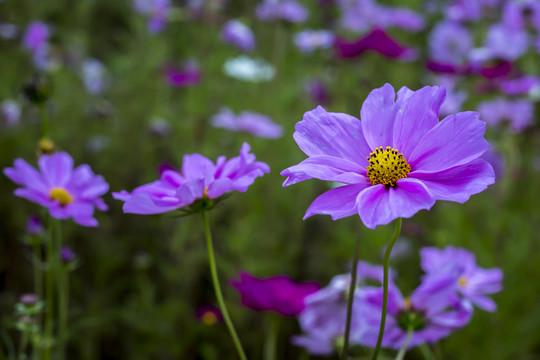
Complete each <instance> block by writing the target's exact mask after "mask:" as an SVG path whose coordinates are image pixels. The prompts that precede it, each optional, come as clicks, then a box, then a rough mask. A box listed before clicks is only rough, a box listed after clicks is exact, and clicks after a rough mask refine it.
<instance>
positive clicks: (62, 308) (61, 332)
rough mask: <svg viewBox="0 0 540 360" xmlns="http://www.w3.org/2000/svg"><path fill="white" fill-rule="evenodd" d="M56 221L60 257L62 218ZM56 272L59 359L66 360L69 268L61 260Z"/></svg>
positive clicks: (57, 247) (56, 237) (57, 246)
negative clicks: (66, 275) (67, 279)
mask: <svg viewBox="0 0 540 360" xmlns="http://www.w3.org/2000/svg"><path fill="white" fill-rule="evenodd" d="M55 223H56V236H55V240H56V242H55V248H56V249H55V251H56V258H57V259H60V253H61V249H62V224H61V223H60V220H56V221H55ZM55 272H56V284H57V296H58V345H59V347H58V359H59V360H64V358H65V344H66V329H67V299H66V298H67V296H66V277H65V275H64V274H65V273H66V274H67V269H66V268H65V266H62V264H61V263H60V262H58V263H57V267H56V271H55Z"/></svg>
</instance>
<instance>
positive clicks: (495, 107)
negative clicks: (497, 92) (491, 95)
mask: <svg viewBox="0 0 540 360" xmlns="http://www.w3.org/2000/svg"><path fill="white" fill-rule="evenodd" d="M478 112H480V114H481V115H482V118H483V119H484V120H485V121H486V122H487V123H488V124H489V125H491V126H497V125H499V124H501V123H502V122H504V121H508V123H509V124H510V129H511V130H512V131H513V132H520V131H522V130H523V129H525V128H527V127H528V126H530V125H531V124H532V123H533V117H534V105H533V103H532V102H530V101H528V100H525V99H518V100H508V99H505V98H496V99H494V100H490V101H484V102H481V103H480V104H479V105H478Z"/></svg>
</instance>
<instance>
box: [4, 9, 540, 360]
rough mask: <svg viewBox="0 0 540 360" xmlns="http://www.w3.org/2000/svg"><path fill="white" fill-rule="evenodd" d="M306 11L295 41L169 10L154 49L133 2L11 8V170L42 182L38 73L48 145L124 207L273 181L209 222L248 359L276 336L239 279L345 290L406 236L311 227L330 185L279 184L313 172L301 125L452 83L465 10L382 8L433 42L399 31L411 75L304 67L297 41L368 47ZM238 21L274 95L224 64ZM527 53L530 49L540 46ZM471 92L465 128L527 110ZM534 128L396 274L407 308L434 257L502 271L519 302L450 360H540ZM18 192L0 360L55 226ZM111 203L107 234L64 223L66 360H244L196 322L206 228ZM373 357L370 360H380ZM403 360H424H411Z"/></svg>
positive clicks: (258, 26)
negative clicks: (29, 43)
mask: <svg viewBox="0 0 540 360" xmlns="http://www.w3.org/2000/svg"><path fill="white" fill-rule="evenodd" d="M470 2H471V3H476V2H478V3H480V1H479V0H470ZM301 3H302V5H303V6H304V7H305V8H306V9H307V10H308V13H309V16H308V18H307V19H306V20H305V21H302V22H287V21H280V20H275V21H263V20H261V19H258V18H257V17H256V16H255V8H256V6H257V5H258V2H256V1H240V0H238V1H236V0H229V1H219V0H212V1H210V0H208V1H202V0H201V1H199V2H198V1H191V2H186V1H177V0H172V1H171V2H170V3H169V4H168V8H167V9H168V10H167V14H166V20H165V24H164V26H163V29H161V30H160V31H151V29H149V26H148V21H149V15H148V14H144V13H140V12H138V11H137V8H136V7H135V5H134V4H133V3H131V2H130V1H108V0H93V1H90V0H85V1H67V0H54V1H33V0H4V1H1V2H0V28H1V29H0V30H2V31H3V32H2V34H0V36H1V37H0V53H1V56H0V101H2V100H6V99H11V100H13V101H15V102H16V104H17V105H18V106H19V107H20V110H21V114H20V118H19V119H18V120H17V121H15V122H13V121H12V120H9V119H8V118H7V117H6V115H5V113H3V115H2V116H3V119H2V123H1V127H0V167H1V168H5V167H7V166H10V165H11V164H12V162H13V160H14V159H15V158H18V157H21V158H24V159H26V160H27V161H28V162H30V163H32V164H35V163H36V152H37V148H38V141H39V139H40V137H41V116H42V113H41V112H40V109H39V107H37V106H35V105H34V104H32V103H31V102H29V101H28V100H27V99H26V98H25V97H24V95H23V92H22V89H23V87H24V86H25V84H27V83H28V82H29V81H31V80H32V77H33V76H34V75H35V74H38V73H39V74H41V76H43V78H44V79H45V81H46V83H47V86H48V87H49V88H50V90H51V96H50V98H49V100H48V101H47V104H46V109H47V111H48V112H49V113H50V118H51V134H50V136H51V138H52V139H53V141H54V142H55V144H56V146H57V147H58V148H59V149H61V150H64V151H67V152H69V153H70V154H71V155H72V156H73V158H74V159H75V163H76V164H82V163H87V164H90V165H91V167H92V168H93V170H94V172H95V173H97V174H101V175H103V176H104V177H105V179H106V181H107V182H108V183H109V185H110V189H111V191H120V190H122V189H127V190H132V189H133V188H134V187H136V186H139V185H141V184H144V183H147V182H151V181H153V180H155V179H156V178H157V177H158V175H159V173H158V171H159V168H160V166H163V164H170V165H172V166H174V167H177V168H178V167H180V165H181V159H182V156H183V155H184V154H190V153H201V154H203V155H205V156H207V157H209V158H211V159H215V158H216V157H217V156H219V155H226V156H227V157H232V156H236V155H237V154H238V150H239V148H240V146H241V144H242V143H243V142H248V143H249V144H250V145H251V146H252V150H253V153H254V154H256V156H257V159H258V160H260V161H264V162H266V163H268V164H269V165H270V167H271V172H270V174H268V175H266V176H264V177H262V178H259V179H257V180H256V182H255V184H254V185H253V186H252V187H250V189H249V191H248V192H246V193H235V194H234V195H233V196H232V197H230V198H229V199H227V201H225V202H224V203H222V204H221V206H219V207H218V208H216V209H215V210H213V211H212V212H211V213H210V220H211V224H212V227H213V233H214V239H215V247H216V252H217V257H218V266H219V272H220V277H221V281H222V284H223V286H224V291H225V298H226V301H227V303H228V304H229V307H230V311H231V315H232V317H233V319H234V322H235V324H236V327H237V330H238V332H239V335H240V337H241V338H242V340H243V343H244V346H245V348H246V351H247V353H248V356H249V357H250V358H252V359H257V358H261V357H262V355H261V354H262V351H263V342H264V337H265V336H266V335H265V334H266V329H267V327H268V324H269V316H268V314H266V313H256V312H253V311H251V310H249V309H246V308H244V307H242V306H241V304H240V297H239V295H238V293H237V292H236V291H235V289H234V288H232V287H231V286H230V285H228V283H229V281H230V280H231V279H233V278H235V277H237V274H238V273H239V272H240V271H242V270H246V271H248V272H250V273H251V274H253V275H255V276H259V277H268V276H272V275H277V274H286V275H288V276H290V277H292V278H294V279H296V280H298V281H317V282H319V283H320V284H321V285H322V286H324V285H326V284H327V283H328V282H329V280H330V279H331V278H332V277H333V276H335V275H337V274H341V273H344V272H347V269H348V264H349V262H350V259H351V256H352V252H353V249H354V240H355V239H356V238H360V239H361V249H360V257H361V259H362V260H365V261H368V262H371V263H378V264H380V263H382V254H383V252H384V248H385V244H386V242H387V241H388V239H389V238H390V235H391V233H392V230H393V228H392V226H391V225H390V226H382V227H379V228H377V229H376V230H374V231H370V230H368V229H366V228H365V227H364V226H363V225H362V223H361V221H360V220H359V218H358V217H356V216H353V217H350V218H346V219H342V220H339V221H336V222H334V221H332V220H331V219H330V217H327V216H314V217H312V218H310V219H308V220H306V221H302V217H303V215H304V212H305V210H306V209H307V207H308V206H309V204H310V202H311V201H312V200H313V199H314V198H315V197H316V196H317V195H319V194H320V193H322V192H324V191H326V190H327V189H328V184H327V183H323V182H320V181H316V180H313V181H309V182H306V183H302V184H298V185H295V186H292V187H288V188H282V187H281V183H282V181H283V180H284V179H283V178H282V177H281V176H280V175H279V173H280V171H281V170H283V169H285V168H286V167H289V166H291V165H293V164H296V163H298V162H299V161H301V160H302V159H304V157H305V155H304V154H303V153H302V152H301V151H300V150H299V149H298V147H297V145H296V143H295V142H294V140H293V138H292V134H293V132H294V125H295V123H296V122H297V121H299V120H301V118H302V114H303V113H304V112H305V111H308V110H311V109H313V108H314V107H315V106H317V105H319V104H320V103H321V101H323V102H324V103H322V104H321V105H323V106H324V107H325V108H326V109H327V110H328V111H333V112H344V113H347V114H351V115H353V116H359V111H360V107H361V104H362V102H363V100H364V99H365V97H366V96H367V94H368V93H369V92H370V91H371V90H372V89H374V88H376V87H380V86H382V85H383V84H384V83H387V82H388V83H391V84H392V85H393V86H394V87H395V88H396V89H397V88H400V87H401V86H407V87H409V88H411V89H414V90H416V89H418V88H420V87H422V86H425V85H435V84H438V83H439V81H440V78H439V77H438V76H439V75H438V74H435V73H433V72H431V71H429V70H427V69H426V66H425V64H426V61H428V59H429V58H430V56H432V55H430V46H429V37H430V33H431V31H432V29H433V28H434V26H435V25H436V24H437V23H438V22H440V21H441V20H442V19H443V18H444V17H445V16H447V15H448V14H447V13H446V10H445V9H447V6H449V5H450V2H445V1H442V0H441V1H428V0H426V1H423V0H408V1H397V0H396V1H383V0H380V4H381V5H385V6H399V7H404V8H408V9H410V10H413V11H415V12H417V13H418V14H419V15H420V16H421V17H422V18H423V20H424V26H423V27H422V29H419V30H417V31H406V30H404V29H400V28H398V27H395V28H394V27H388V28H387V29H385V31H386V32H387V34H389V35H390V36H392V37H393V38H394V39H396V41H398V42H400V43H402V44H404V46H405V47H407V48H414V49H415V50H416V52H417V53H416V57H415V58H414V59H410V60H408V61H403V59H399V58H391V57H386V56H383V55H381V54H379V53H377V52H374V51H366V52H364V53H362V54H361V55H360V56H357V57H354V58H346V59H344V58H340V57H339V56H337V53H338V52H337V50H336V49H334V48H332V47H329V48H322V49H315V50H314V51H311V52H305V51H302V50H301V49H299V48H298V46H296V45H295V43H294V40H293V39H294V35H295V34H296V33H298V32H299V31H302V30H305V29H328V30H331V31H333V32H334V34H336V36H340V37H344V38H348V39H351V40H352V39H357V38H358V37H359V36H362V35H363V34H364V33H365V32H367V31H364V33H362V32H358V31H357V32H354V31H350V30H347V29H343V27H342V26H341V23H340V19H341V17H342V16H343V14H342V7H341V5H339V4H337V3H338V1H335V2H334V1H315V0H313V1H302V2H301ZM492 3H498V4H496V5H494V6H493V7H489V8H487V9H485V8H484V10H483V13H482V16H480V17H479V18H477V19H473V20H468V21H466V22H464V23H465V26H466V27H467V29H469V31H470V32H471V34H472V38H473V42H474V44H475V46H477V47H479V46H481V44H482V43H483V41H484V40H483V39H484V38H485V36H486V32H487V31H488V28H489V26H490V25H491V24H493V23H497V22H499V21H500V17H501V12H502V11H503V5H504V4H503V3H504V1H499V2H496V1H495V2H494V1H492ZM229 19H239V20H241V21H242V22H243V23H244V24H246V25H247V26H248V27H250V28H251V29H252V30H253V33H254V34H255V38H256V47H255V49H254V50H253V51H252V52H251V53H249V55H248V56H250V57H252V58H262V59H265V60H266V61H267V62H268V64H270V65H271V66H273V67H274V68H275V75H274V76H273V77H272V78H271V79H268V80H261V81H243V80H241V79H237V78H234V77H231V76H228V75H227V74H225V73H224V71H223V66H224V63H225V62H226V61H228V60H230V59H232V58H235V57H237V56H239V55H241V54H242V51H241V50H239V49H237V48H235V47H234V46H231V45H230V44H227V43H225V42H224V41H223V39H222V36H221V29H222V27H223V25H224V23H225V22H226V21H228V20H229ZM36 20H39V21H42V22H43V23H45V24H47V25H48V26H49V29H50V37H49V38H48V40H47V42H48V58H47V59H46V60H45V61H46V64H45V65H43V64H41V65H38V64H36V63H35V61H34V59H33V57H32V53H31V52H30V51H29V50H28V49H26V48H25V47H24V46H23V45H22V39H23V37H24V33H25V29H27V27H28V25H29V24H30V23H31V22H32V21H36ZM8 25H12V26H13V27H9V26H8ZM10 30H11V31H10ZM530 34H531V37H532V36H534V34H535V32H534V30H531V32H530ZM88 59H96V60H98V61H99V63H100V64H101V65H102V66H103V68H102V73H100V76H99V77H98V78H96V79H98V80H99V81H101V82H102V83H100V84H101V88H100V89H99V91H94V92H93V91H91V90H88V87H87V86H85V83H84V79H85V77H84V73H83V72H82V69H83V64H84V63H85V61H87V60H88ZM539 59H540V57H539V55H538V53H537V52H536V50H535V49H534V47H531V48H530V49H529V50H528V51H527V52H525V53H523V54H522V55H521V56H520V57H519V58H517V59H513V60H512V61H511V62H512V64H513V66H514V67H515V69H518V70H516V71H519V72H520V73H522V74H527V75H531V76H537V75H540V69H539V66H538V64H539V62H538V60H539ZM186 62H188V63H186ZM186 64H187V65H186ZM186 66H196V69H197V71H198V72H199V73H200V78H199V79H196V81H193V83H190V84H184V85H181V86H179V85H178V84H175V83H174V82H173V83H171V81H170V79H169V78H168V77H167V69H171V67H173V68H177V69H183V68H185V67H186ZM455 79H457V80H456V81H457V83H458V86H459V89H460V90H462V91H464V92H465V93H466V94H467V96H466V99H465V100H464V102H463V104H462V106H461V108H462V109H463V110H476V109H477V108H478V105H479V103H480V102H481V101H489V100H492V99H495V98H498V97H501V96H502V97H506V98H510V97H511V96H509V95H506V94H504V93H503V92H502V91H501V90H500V89H499V88H497V86H495V85H494V83H495V80H493V79H489V78H485V77H482V76H481V75H478V74H467V75H463V74H462V75H459V76H455ZM94 80H95V79H94ZM98 80H96V81H98ZM314 81H315V82H317V84H318V86H320V87H322V88H323V89H324V91H325V92H326V95H325V96H322V97H321V94H320V91H322V90H319V92H315V93H316V94H315V95H317V94H318V95H319V96H314V91H313V83H314ZM533 95H534V93H533V91H532V90H531V91H530V92H526V93H523V94H521V95H520V97H521V98H523V99H527V101H529V102H530V103H531V104H533V106H535V101H536V100H535V99H537V98H535V97H534V96H533ZM512 96H514V97H515V95H512ZM223 107H228V108H230V109H231V110H232V111H233V112H235V113H238V112H241V111H246V110H247V111H253V112H257V113H261V114H265V115H267V116H269V117H270V118H271V119H273V121H274V122H275V123H277V124H279V125H281V126H282V127H283V135H282V136H281V137H280V138H278V139H265V138H260V137H257V136H254V135H252V134H249V133H246V132H234V131H230V130H227V129H222V128H215V127H212V126H211V120H210V119H211V117H212V116H213V115H215V114H216V113H218V112H219V111H220V109H221V108H223ZM535 114H537V112H534V114H533V116H532V122H531V123H530V125H529V126H528V127H527V128H526V129H524V130H523V131H511V129H510V128H509V127H508V126H505V125H503V126H498V127H488V132H487V135H486V137H487V138H488V140H489V141H490V143H491V144H492V147H493V149H495V150H496V151H497V154H498V156H499V158H498V161H500V164H502V166H501V171H500V172H499V173H498V174H497V175H498V179H497V183H496V184H495V185H493V186H491V187H490V188H489V189H488V190H486V191H484V192H483V193H481V194H478V195H475V196H473V197H472V198H471V199H470V200H469V201H468V202H467V203H466V204H464V205H460V204H457V203H447V202H438V203H437V204H436V205H435V206H434V207H433V209H432V210H431V211H429V212H427V211H422V212H420V213H418V214H416V215H415V216H414V217H413V218H412V219H406V220H405V221H404V229H403V232H402V235H401V238H400V239H399V244H400V246H401V247H398V248H399V250H400V251H397V255H396V256H394V258H393V260H392V266H393V267H394V268H395V269H396V270H397V274H398V278H397V282H398V283H399V285H400V287H401V288H402V289H403V291H404V293H408V292H409V291H412V290H413V289H414V287H415V286H417V284H418V282H419V278H420V274H421V272H420V266H419V255H418V251H419V249H420V248H422V247H424V246H438V247H444V246H447V245H455V246H461V247H464V248H466V249H468V250H470V251H472V252H473V253H474V254H475V255H476V257H477V261H478V263H479V265H480V266H482V267H500V268H502V269H503V271H504V283H503V285H504V289H503V291H502V292H500V293H498V294H496V295H494V300H495V301H496V303H497V304H498V309H497V311H495V312H494V313H486V312H483V311H481V310H478V311H475V314H474V316H473V319H472V321H471V322H470V324H468V325H467V326H466V327H464V328H463V329H461V330H459V331H457V332H455V333H453V334H452V335H451V336H450V337H448V338H446V339H444V340H442V341H441V342H440V343H438V344H437V348H438V349H437V351H438V352H439V353H440V354H443V355H442V357H441V359H462V360H467V359H475V360H476V359H492V360H499V359H500V360H507V359H524V360H525V359H538V358H540V331H539V329H540V327H539V323H540V285H539V282H538V273H539V271H540V262H539V261H538V259H539V256H540V251H539V246H540V242H539V240H540V235H539V234H540V228H539V225H538V224H539V223H540V207H539V206H538V199H540V187H539V186H538V184H539V181H540V174H539V171H540V157H539V156H540V151H539V149H540V133H539V131H538V125H537V123H538V122H537V120H536V116H535ZM515 116H516V117H520V113H519V112H517V113H515ZM523 116H525V115H523ZM510 120H511V119H510ZM14 189H15V185H14V184H13V183H11V182H10V181H9V179H7V178H6V177H5V176H0V247H1V249H0V316H1V318H0V321H1V335H2V336H1V339H2V341H1V342H0V344H1V345H0V349H1V350H2V351H1V352H2V353H3V354H5V355H2V356H3V358H8V356H9V350H10V348H11V346H12V345H13V344H17V341H18V336H19V335H18V332H17V331H16V329H15V328H14V322H15V318H14V315H13V308H14V305H15V303H16V302H17V299H18V298H19V296H20V295H21V294H23V293H27V292H32V263H31V259H32V258H31V250H30V247H29V246H28V245H27V244H26V243H25V239H26V235H25V227H26V222H27V218H28V217H29V216H30V215H32V214H35V215H38V216H41V217H43V216H44V215H45V212H44V210H43V209H40V208H39V207H38V205H36V204H33V203H30V202H28V201H25V200H23V199H20V198H16V197H14V195H13V190H14ZM105 201H106V202H107V204H108V205H109V206H110V209H109V211H107V212H103V213H102V212H100V213H99V214H97V219H98V221H99V223H100V225H99V227H97V228H83V227H81V226H78V225H76V224H75V223H73V222H72V221H64V222H63V234H64V243H65V244H67V245H68V246H69V247H71V248H72V250H73V251H74V252H75V253H76V254H77V257H78V266H77V268H76V269H75V270H74V271H73V272H72V273H71V294H70V304H71V308H70V320H69V321H70V338H69V344H68V353H69V356H68V358H70V359H83V360H93V359H233V358H234V357H235V353H234V349H233V347H232V344H231V342H230V339H229V335H228V334H227V332H226V328H225V325H224V324H223V323H217V324H215V325H211V326H210V325H206V324H204V323H203V322H201V320H200V319H199V318H198V317H197V315H196V312H197V308H199V307H200V306H204V305H206V304H215V298H214V293H213V290H212V287H211V282H210V273H209V268H208V263H207V257H206V248H205V243H204V233H203V229H202V222H201V218H200V216H197V215H195V216H191V217H178V216H175V215H173V214H167V215H161V216H138V215H129V214H123V213H122V209H121V207H122V203H121V202H119V201H115V200H113V199H112V197H111V196H110V193H109V194H107V195H106V196H105ZM43 218H44V217H43ZM396 250H397V249H396ZM299 332H300V329H299V326H298V323H297V320H296V319H295V318H287V319H285V320H283V321H282V326H281V328H280V336H279V349H280V355H279V358H280V359H299V358H303V359H309V358H310V357H309V355H308V354H307V353H306V352H305V351H304V350H303V349H301V348H298V347H296V346H294V345H292V344H291V342H290V337H291V336H292V335H294V334H299ZM358 352H359V354H364V356H367V354H369V353H370V350H369V349H359V350H358ZM311 358H313V359H315V358H317V357H311ZM336 358H337V357H336ZM407 358H408V359H409V358H410V359H421V358H422V355H421V353H420V352H419V351H417V350H412V351H411V352H410V353H409V354H408V355H407Z"/></svg>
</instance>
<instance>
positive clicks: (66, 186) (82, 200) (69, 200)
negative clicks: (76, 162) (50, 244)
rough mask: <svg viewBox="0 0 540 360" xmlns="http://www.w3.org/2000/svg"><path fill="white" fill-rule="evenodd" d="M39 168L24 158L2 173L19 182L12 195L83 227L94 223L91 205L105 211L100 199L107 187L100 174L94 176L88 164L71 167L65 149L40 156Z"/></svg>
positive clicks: (95, 223) (53, 215)
mask: <svg viewBox="0 0 540 360" xmlns="http://www.w3.org/2000/svg"><path fill="white" fill-rule="evenodd" d="M38 165H39V171H38V170H36V169H35V168H34V167H32V166H31V165H29V164H28V163H27V162H26V161H24V160H23V159H17V160H15V161H14V163H13V167H12V168H5V169H4V174H5V175H6V176H7V177H9V178H10V179H11V180H12V181H13V182H15V183H16V184H18V185H21V186H22V187H21V188H18V189H16V190H15V195H17V196H20V197H22V198H25V199H27V200H30V201H32V202H35V203H37V204H39V205H41V206H45V207H47V208H49V214H51V216H52V217H54V218H56V219H67V218H73V220H74V221H75V222H76V223H78V224H80V225H83V226H97V225H98V222H97V220H96V219H94V217H93V213H94V207H97V208H98V209H99V210H102V211H105V210H107V205H106V204H105V203H104V202H103V200H102V199H101V198H100V196H101V195H103V194H105V193H106V192H107V191H108V190H109V185H108V184H107V183H106V182H105V180H104V179H103V177H102V176H99V175H94V173H93V172H92V169H90V166H88V165H86V164H85V165H80V166H78V167H77V168H75V169H73V159H72V158H71V156H69V154H67V153H65V152H61V153H55V154H52V155H43V156H41V157H40V158H39V161H38Z"/></svg>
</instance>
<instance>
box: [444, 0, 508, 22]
mask: <svg viewBox="0 0 540 360" xmlns="http://www.w3.org/2000/svg"><path fill="white" fill-rule="evenodd" d="M499 2H500V0H454V1H452V2H451V3H450V4H449V5H448V6H447V8H446V10H445V14H446V16H447V17H448V18H449V19H451V20H454V21H474V20H479V19H481V18H482V17H483V16H484V14H485V12H486V10H488V9H490V8H494V7H495V6H497V5H498V3H499Z"/></svg>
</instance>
